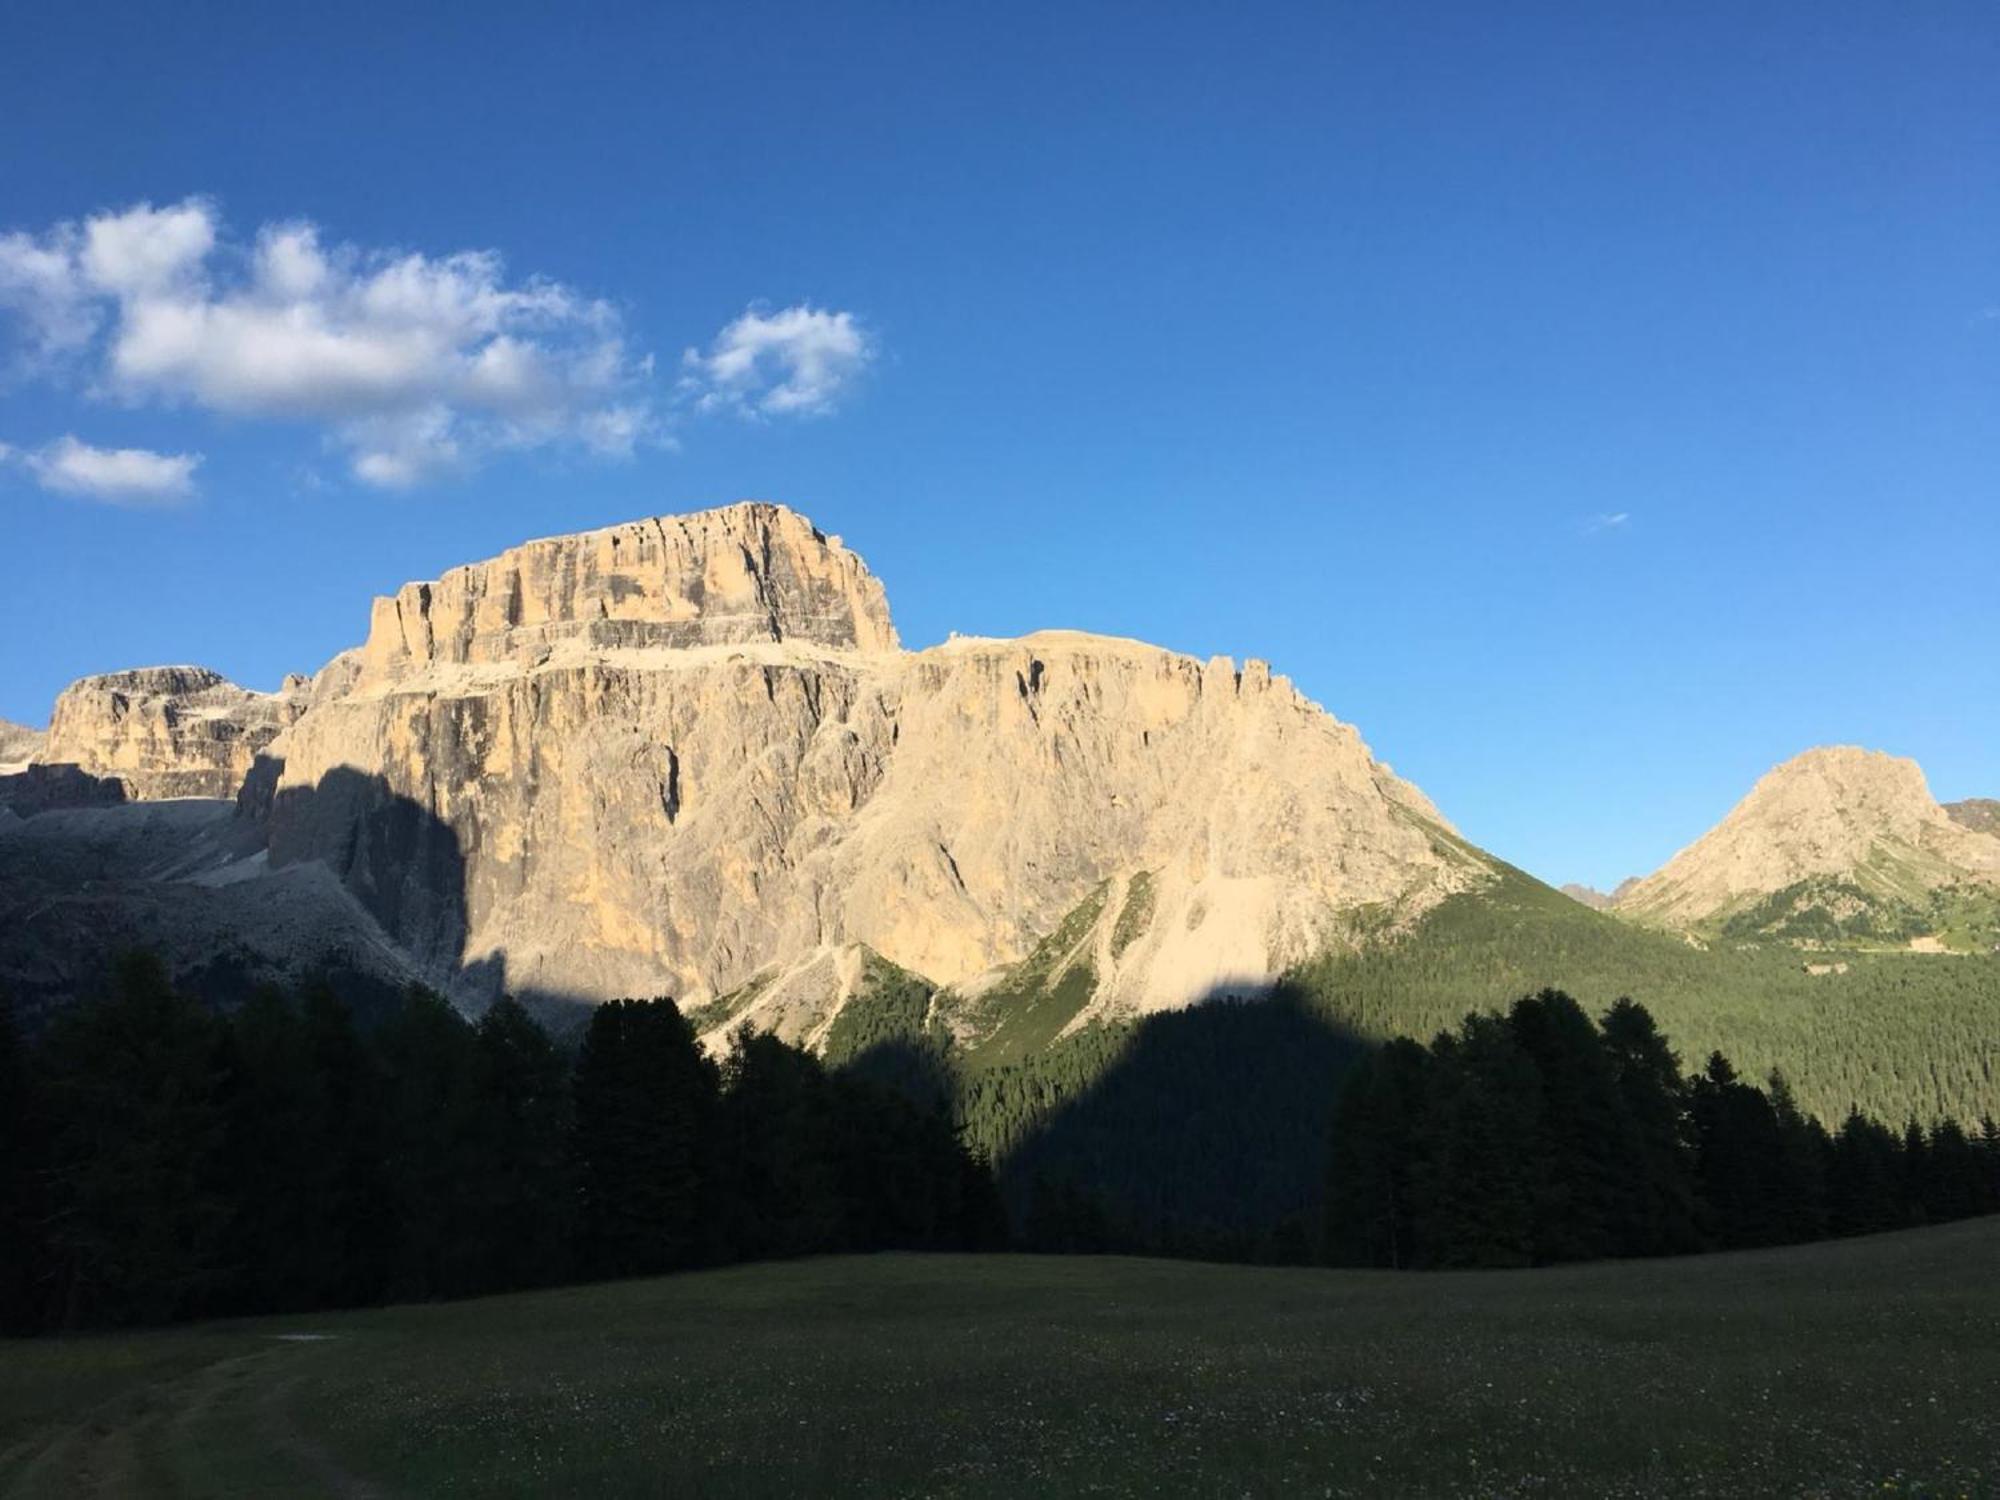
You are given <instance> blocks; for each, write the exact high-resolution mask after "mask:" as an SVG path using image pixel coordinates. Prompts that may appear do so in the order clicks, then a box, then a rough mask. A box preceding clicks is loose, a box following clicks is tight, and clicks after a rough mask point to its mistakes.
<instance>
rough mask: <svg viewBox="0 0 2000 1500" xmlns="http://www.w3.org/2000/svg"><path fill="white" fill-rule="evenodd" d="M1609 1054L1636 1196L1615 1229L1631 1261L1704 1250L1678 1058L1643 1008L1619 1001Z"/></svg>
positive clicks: (1610, 1025)
mask: <svg viewBox="0 0 2000 1500" xmlns="http://www.w3.org/2000/svg"><path fill="white" fill-rule="evenodd" d="M1603 1037H1604V1050H1605V1054H1606V1056H1607V1057H1608V1058H1609V1059H1610V1062H1611V1070H1612V1075H1613V1077H1615V1078H1616V1080H1617V1083H1618V1092H1619V1096H1620V1098H1621V1099H1622V1100H1623V1102H1624V1112H1625V1117H1626V1120H1627V1122H1628V1128H1629V1131H1630V1135H1629V1137H1628V1139H1629V1143H1630V1152H1631V1155H1630V1160H1629V1165H1628V1180H1629V1182H1630V1184H1631V1192H1630V1194H1629V1195H1628V1196H1627V1197H1626V1199H1625V1201H1624V1204H1623V1213H1622V1215H1621V1217H1620V1218H1619V1220H1618V1222H1617V1224H1616V1235H1617V1241H1618V1246H1619V1250H1620V1251H1621V1253H1623V1254H1626V1255H1680V1254H1684V1253H1686V1252H1688V1251H1691V1250H1696V1249H1699V1248H1700V1245H1701V1231H1700V1228H1699V1223H1698V1218H1699V1206H1698V1201H1697V1195H1696V1188H1695V1180H1694V1148H1693V1144H1692V1141H1691V1139H1690V1130H1691V1126H1690V1123H1689V1120H1688V1113H1687V1109H1688V1101H1687V1084H1686V1082H1685V1080H1683V1079H1682V1077H1681V1065H1680V1058H1679V1057H1677V1056H1676V1055H1675V1053H1674V1050H1673V1048H1672V1047H1670V1046H1669V1045H1668V1044H1667V1039H1666V1038H1665V1037H1664V1036H1662V1035H1661V1034H1660V1031H1659V1028H1658V1027H1657V1026H1656V1025H1655V1024H1654V1022H1653V1017H1652V1015H1651V1014H1650V1013H1649V1012H1648V1011H1647V1010H1646V1008H1645V1007H1644V1006H1643V1005H1639V1004H1637V1003H1635V1002H1634V1001H1632V1000H1629V999H1625V1000H1620V1001H1618V1002H1617V1003H1616V1004H1614V1005H1613V1006H1612V1007H1611V1009H1610V1010H1608V1011H1606V1012H1605V1014H1604V1021H1603Z"/></svg>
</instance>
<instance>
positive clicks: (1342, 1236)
mask: <svg viewBox="0 0 2000 1500" xmlns="http://www.w3.org/2000/svg"><path fill="white" fill-rule="evenodd" d="M1430 1067H1431V1055H1430V1053H1429V1052H1427V1051H1425V1050H1424V1048H1423V1047H1422V1046H1420V1045H1419V1044H1418V1043H1416V1042H1413V1041H1410V1040H1409V1039H1408V1038H1407V1037H1402V1038H1398V1039H1397V1040H1395V1041H1392V1042H1388V1043H1385V1044H1384V1045H1383V1046H1382V1047H1381V1049H1380V1050H1378V1051H1377V1052H1376V1053H1375V1054H1374V1055H1373V1056H1371V1057H1369V1058H1368V1059H1366V1060H1365V1061H1363V1062H1360V1063H1357V1064H1356V1065H1355V1066H1354V1067H1353V1069H1352V1070H1351V1071H1350V1073H1349V1075H1348V1077H1347V1080H1346V1082H1345V1084H1344V1085H1343V1086H1342V1089H1341V1094H1340V1102H1339V1104H1338V1105H1337V1106H1336V1107H1335V1111H1334V1125H1333V1142H1332V1147H1331V1150H1330V1151H1329V1154H1328V1157H1329V1165H1328V1182H1327V1205H1326V1222H1325V1228H1324V1231H1323V1232H1324V1238H1325V1245H1326V1251H1327V1258H1328V1259H1329V1260H1330V1261H1331V1262H1332V1263H1333V1264H1335V1265H1352V1266H1389V1267H1391V1268H1401V1267H1403V1266H1406V1265H1409V1264H1410V1263H1411V1262H1412V1260H1413V1258H1414V1255H1415V1250H1416V1218H1415V1216H1416V1180H1417V1174H1418V1171H1419V1165H1420V1164H1419V1156H1418V1152H1419V1146H1420V1141H1419V1130H1420V1127H1421V1124H1422V1120H1423V1113H1424V1107H1425V1099H1426V1096H1427V1093H1428V1090H1429V1074H1430Z"/></svg>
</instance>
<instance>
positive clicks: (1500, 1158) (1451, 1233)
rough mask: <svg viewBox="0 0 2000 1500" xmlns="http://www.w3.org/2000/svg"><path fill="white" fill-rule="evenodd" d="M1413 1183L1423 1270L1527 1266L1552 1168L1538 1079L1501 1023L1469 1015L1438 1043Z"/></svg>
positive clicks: (1498, 1019) (1439, 1039)
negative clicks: (1544, 1149)
mask: <svg viewBox="0 0 2000 1500" xmlns="http://www.w3.org/2000/svg"><path fill="white" fill-rule="evenodd" d="M1431 1052H1432V1057H1433V1060H1434V1065H1433V1067H1432V1068H1431V1070H1430V1079H1429V1083H1430V1087H1429V1089H1428V1091H1427V1094H1426V1098H1425V1107H1424V1123H1423V1127H1422V1130H1421V1132H1420V1137H1419V1141H1420V1145H1419V1161H1420V1167H1419V1170H1418V1173H1417V1178H1416V1200H1417V1201H1416V1213H1415V1219H1416V1235H1415V1237H1416V1242H1417V1257H1418V1263H1419V1264H1422V1265H1431V1266H1525V1265H1529V1264H1531V1263H1532V1261H1533V1259H1534V1251H1535V1238H1534V1231H1535V1203H1536V1200H1537V1197H1538V1196H1539V1194H1540V1192H1541V1178H1542V1174H1543V1172H1544V1170H1545V1168H1546V1163H1545V1162H1543V1161H1542V1159H1541V1157H1540V1155H1539V1152H1538V1149H1537V1146H1538V1138H1539V1131H1540V1125H1541V1122H1540V1119H1539V1112H1540V1099H1541V1088H1540V1082H1539V1080H1538V1078H1537V1076H1536V1073H1535V1066H1534V1063H1533V1062H1532V1061H1530V1060H1529V1058H1528V1057H1527V1056H1526V1055H1525V1054H1524V1053H1523V1052H1522V1051H1521V1049H1520V1047H1519V1045H1518V1044H1517V1043H1516V1042H1515V1041H1514V1037H1513V1034H1512V1032H1511V1031H1510V1030H1509V1029H1508V1027H1507V1024H1506V1022H1504V1021H1503V1020H1501V1019H1500V1018H1499V1017H1497V1016H1480V1015H1474V1016H1468V1017H1466V1019H1465V1022H1464V1024H1463V1025H1462V1026H1461V1027H1460V1028H1459V1030H1458V1032H1457V1033H1456V1035H1447V1036H1441V1037H1439V1038H1438V1040H1437V1041H1435V1042H1433V1043H1432V1045H1431Z"/></svg>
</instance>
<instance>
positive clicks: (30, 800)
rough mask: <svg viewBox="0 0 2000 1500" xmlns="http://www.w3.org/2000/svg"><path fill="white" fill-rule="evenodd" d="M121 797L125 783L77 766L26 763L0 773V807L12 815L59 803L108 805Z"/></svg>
mask: <svg viewBox="0 0 2000 1500" xmlns="http://www.w3.org/2000/svg"><path fill="white" fill-rule="evenodd" d="M124 800H125V783H123V782H122V781H119V780H118V779H117V778H116V777H111V776H93V775H91V774H90V773H89V772H88V771H85V770H83V769H82V768H80V767H78V766H68V765H53V766H39V765H26V766H23V767H22V768H21V769H20V770H18V771H10V772H5V773H0V807H4V808H7V809H8V810H9V811H11V812H12V813H13V814H14V815H15V816H16V817H22V818H32V817H34V816H36V815H37V814H38V813H45V812H52V811H54V810H55V809H57V808H63V807H110V806H113V805H115V804H116V803H120V802H123V801H124Z"/></svg>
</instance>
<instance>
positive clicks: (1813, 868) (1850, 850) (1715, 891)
mask: <svg viewBox="0 0 2000 1500" xmlns="http://www.w3.org/2000/svg"><path fill="white" fill-rule="evenodd" d="M1815 877H1835V878H1838V879H1841V880H1843V881H1847V882H1850V883H1852V884H1853V886H1854V887H1855V888H1856V889H1857V890H1860V891H1862V892H1865V893H1867V894H1869V895H1873V896H1885V897H1893V898H1896V899H1899V900H1905V901H1908V900H1914V899H1918V898H1921V897H1922V896H1923V895H1924V894H1925V893H1927V892H1929V891H1932V890H1935V889H1937V888H1939V887H1941V886H1945V885H1951V884H1955V883H1958V882H1961V881H1976V882H2000V838H1996V837H1993V836H1992V835H1990V834H1987V833H1983V832H1980V831H1978V830H1977V829H1975V828H1971V827H1967V826H1965V825H1964V824H1963V823H1961V822H1959V821H1955V820H1954V819H1953V818H1952V817H1951V816H1950V815H1948V814H1947V812H1946V811H1945V809H1943V808H1942V807H1940V806H1938V804H1937V803H1936V802H1935V801H1934V800H1933V799H1932V797H1931V794H1930V788H1929V786H1928V785H1927V784H1926V782H1925V781H1924V773H1923V771H1922V770H1921V769H1920V768H1919V767H1918V765H1917V763H1916V762H1915V761H1913V760H1906V759H1902V758H1899V757H1897V756H1893V755H1884V754H1882V753H1880V752H1878V751H1871V750H1862V749H1857V748H1854V747H1852V746H1833V747H1828V748H1824V749H1817V750H1808V751H1807V752H1805V753H1804V754H1803V755H1799V756H1795V757H1794V758H1793V759H1791V760H1788V761H1786V762H1785V763H1784V764H1783V765H1780V766H1778V767H1776V768H1775V769H1774V770H1772V771H1770V772H1769V773H1767V774H1766V775H1765V776H1764V777H1763V778H1762V779H1761V780H1760V781H1758V783H1757V785H1756V786H1755V787H1753V788H1752V789H1751V791H1750V795H1749V796H1747V797H1745V798H1744V799H1743V800H1742V801H1741V802H1739V803H1738V804H1737V805H1736V807H1735V808H1733V809H1732V810H1731V811H1730V813H1729V815H1728V816H1727V817H1726V818H1724V819H1723V820H1722V821H1721V822H1720V823H1718V824H1717V825H1716V826H1715V827H1714V828H1712V829H1710V830H1709V831H1708V832H1707V833H1706V834H1704V835H1702V837H1701V838H1700V839H1698V840H1696V841H1695V842H1694V843H1693V844H1690V845H1689V846H1688V847H1687V848H1685V849H1683V850H1682V851H1681V852H1680V853H1679V854H1676V855H1675V856H1674V857H1673V858H1672V859H1671V860H1669V861H1668V862H1667V863H1666V864H1665V865H1664V866H1662V867H1661V868H1660V869H1659V870H1658V871H1656V872H1655V873H1654V874H1652V875H1649V876H1647V877H1646V878H1645V879H1644V880H1641V881H1640V882H1638V883H1637V884H1636V885H1634V886H1633V887H1632V888H1631V889H1629V890H1627V891H1625V892H1624V893H1623V895H1622V896H1620V897H1619V899H1618V901H1617V907H1616V909H1617V910H1618V911H1619V912H1621V913H1623V914H1626V915H1631V916H1637V917H1640V918H1642V919H1645V920H1649V921H1659V922H1667V923H1680V924H1688V923H1694V922H1700V921H1704V920H1708V919H1711V918H1714V917H1717V916H1721V915H1727V914H1728V913H1730V912H1732V911H1735V910H1738V909H1740V908H1742V907H1743V906H1745V905H1746V904H1748V903H1750V902H1754V901H1755V900H1757V899H1758V898H1761V897H1764V896H1769V895H1773V894H1776V893H1778V892H1780V891H1784V890H1786V889H1788V888H1789V887H1791V886H1794V885H1797V884H1798V883H1800V882H1802V881H1806V880H1810V879H1813V878H1815Z"/></svg>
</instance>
